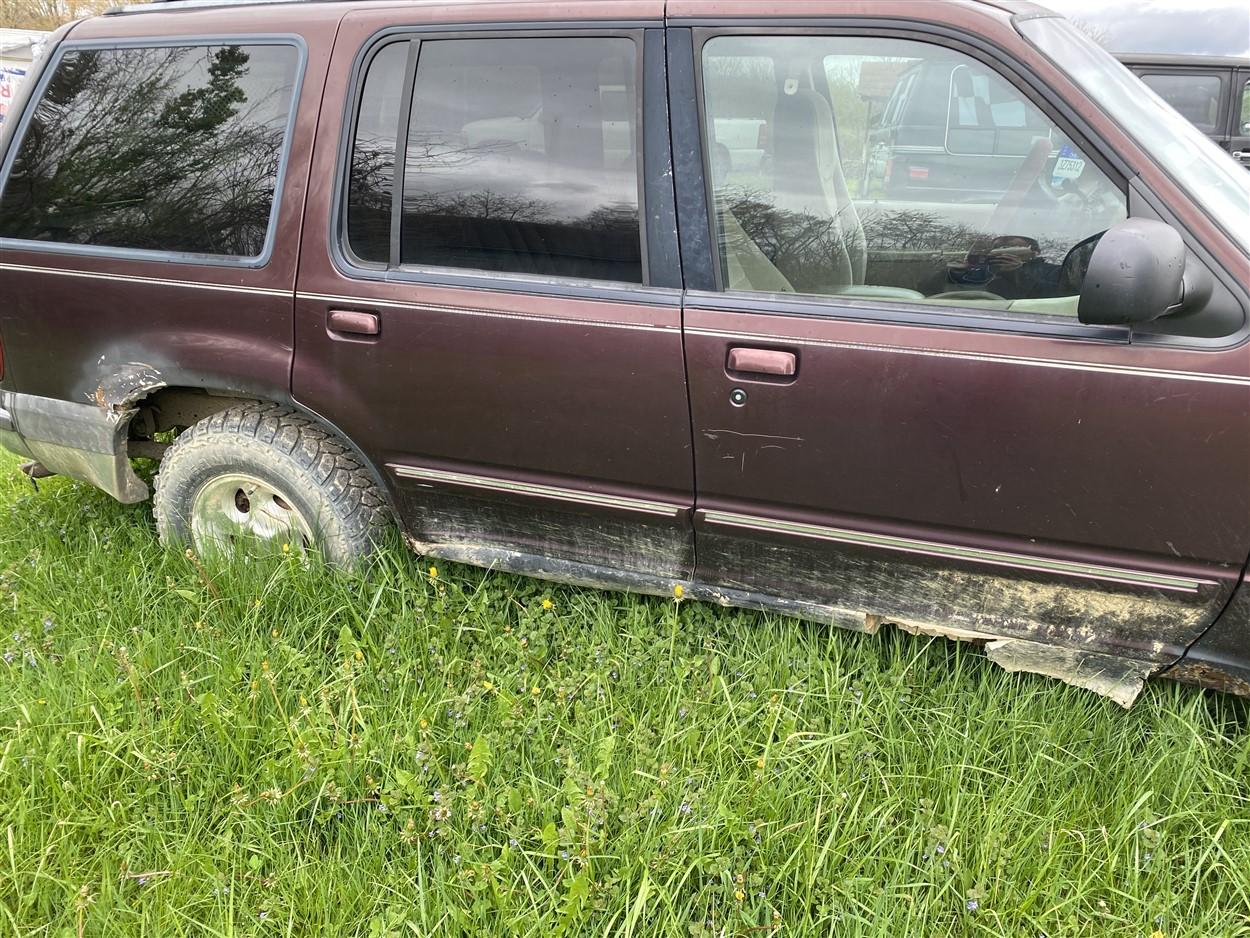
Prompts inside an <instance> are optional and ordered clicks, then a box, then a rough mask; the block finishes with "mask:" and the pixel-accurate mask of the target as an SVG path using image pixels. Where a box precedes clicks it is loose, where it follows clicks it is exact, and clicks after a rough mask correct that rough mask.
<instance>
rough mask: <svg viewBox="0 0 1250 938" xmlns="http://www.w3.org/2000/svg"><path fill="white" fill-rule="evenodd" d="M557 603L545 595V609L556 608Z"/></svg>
mask: <svg viewBox="0 0 1250 938" xmlns="http://www.w3.org/2000/svg"><path fill="white" fill-rule="evenodd" d="M555 605H556V604H555V603H553V602H552V601H551V600H550V599H549V598H548V597H546V596H544V597H543V608H544V609H547V610H551V609H554V608H555Z"/></svg>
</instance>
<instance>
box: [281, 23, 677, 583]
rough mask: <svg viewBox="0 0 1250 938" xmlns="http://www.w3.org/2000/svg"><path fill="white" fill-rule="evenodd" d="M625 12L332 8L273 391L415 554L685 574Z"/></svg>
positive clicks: (655, 121) (664, 329)
mask: <svg viewBox="0 0 1250 938" xmlns="http://www.w3.org/2000/svg"><path fill="white" fill-rule="evenodd" d="M643 6H647V5H646V4H639V3H629V4H619V3H604V4H599V5H598V8H599V10H598V15H601V16H603V17H607V18H610V19H611V22H609V23H606V24H605V25H603V26H596V25H595V24H594V23H593V22H591V23H588V24H586V25H584V26H581V27H579V28H576V29H570V28H568V27H567V26H564V27H559V26H546V25H544V24H542V23H534V22H529V23H506V22H505V23H498V22H494V23H492V22H489V21H484V22H480V23H477V24H470V25H468V26H464V27H458V28H447V27H440V26H439V25H438V24H437V17H438V16H440V15H446V14H445V13H442V12H441V8H440V7H437V6H424V7H422V6H408V7H402V8H394V9H389V10H371V11H358V12H352V13H349V14H348V15H347V16H345V17H344V19H343V21H342V25H341V27H340V30H339V33H338V37H337V40H336V46H335V52H334V59H333V61H332V63H331V65H330V77H329V82H330V87H329V91H328V93H327V98H326V100H327V104H326V106H325V108H324V110H323V113H322V118H321V142H320V144H319V145H318V148H317V150H316V153H315V156H314V160H315V165H314V168H313V173H312V178H313V180H314V182H313V184H312V191H311V193H310V198H309V209H308V214H307V221H306V228H305V236H304V239H303V245H302V257H301V263H300V274H299V284H298V295H297V299H296V335H295V343H296V354H295V367H294V372H293V391H294V396H295V398H296V399H297V400H298V401H300V402H301V403H302V404H304V405H305V406H307V407H309V408H311V409H312V410H314V411H315V412H317V413H319V414H320V415H321V416H322V417H324V418H325V419H327V420H328V421H330V422H331V423H332V424H334V425H336V426H338V427H340V428H341V429H342V430H343V432H344V433H345V434H346V435H347V436H348V437H350V438H351V439H353V440H354V441H356V443H358V444H359V446H360V447H361V448H362V449H363V450H364V452H365V453H366V455H367V456H368V457H369V458H370V459H371V461H372V462H373V464H374V465H375V466H378V467H379V468H380V470H381V471H382V472H383V474H384V475H385V481H386V483H387V485H388V487H389V489H390V491H391V493H392V495H393V497H394V499H395V501H396V504H397V507H398V509H399V513H400V515H401V518H402V521H403V525H404V527H405V529H406V531H407V532H408V534H409V536H410V538H411V540H412V541H413V542H414V544H415V545H416V546H417V547H418V548H419V549H421V550H422V551H424V552H427V553H431V554H434V555H438V556H444V557H449V558H452V559H456V558H459V559H463V560H467V561H470V562H474V563H478V564H481V565H485V566H491V565H495V566H499V567H502V568H506V569H516V570H522V571H525V572H531V573H541V574H543V575H546V576H549V577H553V578H557V579H561V578H562V579H572V580H578V581H586V582H619V581H620V579H621V578H624V579H625V580H628V581H630V582H631V583H633V585H636V586H640V587H644V588H645V587H647V585H648V584H650V585H652V586H654V584H655V583H656V582H663V581H668V580H673V579H678V578H684V577H687V576H689V575H690V573H691V572H692V565H693V544H692V540H693V535H692V532H691V529H690V522H689V510H690V507H691V504H692V500H693V477H692V464H691V457H690V450H689V448H690V426H689V412H688V409H687V401H686V391H685V376H684V364H683V360H682V348H681V329H680V322H681V302H680V289H679V287H680V274H679V271H678V269H677V263H676V245H675V233H674V231H675V225H674V223H673V206H672V183H671V171H670V168H669V165H670V164H669V152H668V136H667V111H666V104H665V99H664V94H665V87H664V61H663V52H662V50H663V30H662V28H661V27H662V4H661V3H660V2H659V0H657V2H655V3H653V4H650V5H649V6H650V7H653V8H654V9H653V11H652V14H651V15H652V16H653V19H650V20H647V19H644V20H638V18H637V17H638V12H639V9H640V8H641V7H643ZM617 8H620V9H619V10H618V9H617ZM514 9H517V8H510V9H509V12H508V14H507V15H513V16H516V15H522V14H518V13H515V12H513V10H514ZM527 9H530V10H531V11H532V10H535V9H537V5H531V7H529V8H527ZM499 10H500V8H499V7H498V6H495V5H489V6H488V5H482V6H479V7H467V6H466V7H463V8H461V12H460V13H458V14H457V16H461V15H465V16H476V17H485V16H491V15H494V16H496V17H498V16H499V15H500V13H499ZM622 11H624V12H622ZM522 12H523V11H522ZM627 17H630V19H629V20H628V21H626V20H627ZM644 76H645V81H644ZM397 151H398V152H399V153H400V154H405V152H406V156H401V158H400V159H399V160H398V161H397V160H396V159H395V153H396V152H397ZM397 164H398V165H399V166H401V167H406V172H401V173H400V174H399V175H400V177H401V179H400V183H399V184H398V185H396V184H395V183H394V179H395V176H396V172H395V167H396V165H397ZM644 180H645V181H646V183H647V186H648V188H647V191H646V197H645V199H644V198H643V195H642V192H643V183H644ZM612 571H615V572H612ZM654 588H660V587H654ZM666 588H671V587H666Z"/></svg>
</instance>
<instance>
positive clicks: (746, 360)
mask: <svg viewBox="0 0 1250 938" xmlns="http://www.w3.org/2000/svg"><path fill="white" fill-rule="evenodd" d="M798 364H799V363H798V359H797V358H796V357H795V355H794V353H793V352H779V351H777V350H776V349H770V348H731V349H730V350H729V364H728V368H729V370H730V371H736V372H739V373H742V374H752V375H777V376H779V377H784V378H789V377H793V376H794V375H795V374H797V373H798Z"/></svg>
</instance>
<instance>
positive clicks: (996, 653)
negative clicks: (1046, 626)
mask: <svg viewBox="0 0 1250 938" xmlns="http://www.w3.org/2000/svg"><path fill="white" fill-rule="evenodd" d="M985 654H986V656H987V657H988V658H989V659H990V660H991V661H993V662H994V663H995V664H997V665H999V666H1000V667H1002V668H1003V669H1004V670H1007V671H1029V672H1031V673H1033V674H1044V675H1046V676H1048V677H1054V678H1058V679H1059V680H1061V681H1063V682H1064V683H1065V684H1071V685H1073V686H1074V687H1082V688H1084V689H1086V690H1092V691H1093V692H1094V693H1096V694H1101V695H1102V696H1104V697H1109V698H1110V699H1112V700H1114V701H1115V702H1116V703H1118V704H1119V705H1120V706H1121V707H1124V708H1125V709H1126V710H1127V709H1128V708H1129V707H1131V706H1132V705H1133V701H1135V700H1136V699H1137V696H1138V694H1140V693H1141V689H1142V687H1143V686H1144V685H1145V683H1146V679H1147V678H1149V677H1150V676H1151V675H1152V674H1154V672H1155V671H1157V670H1158V669H1159V668H1158V665H1154V664H1150V663H1148V662H1145V661H1134V660H1131V659H1128V658H1120V657H1115V656H1112V655H1102V654H1097V653H1095V652H1089V651H1082V650H1079V649H1075V648H1062V647H1057V646H1055V645H1042V644H1039V643H1037V642H1026V641H1021V640H1019V639H998V640H996V641H992V642H990V643H989V644H988V645H987V646H986V647H985Z"/></svg>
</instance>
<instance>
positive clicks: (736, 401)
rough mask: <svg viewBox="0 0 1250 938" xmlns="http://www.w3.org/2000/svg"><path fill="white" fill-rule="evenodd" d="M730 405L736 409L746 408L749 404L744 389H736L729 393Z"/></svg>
mask: <svg viewBox="0 0 1250 938" xmlns="http://www.w3.org/2000/svg"><path fill="white" fill-rule="evenodd" d="M729 403H731V404H733V405H734V407H745V406H746V403H747V392H746V391H744V390H742V388H734V389H733V390H732V391H730V392H729Z"/></svg>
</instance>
